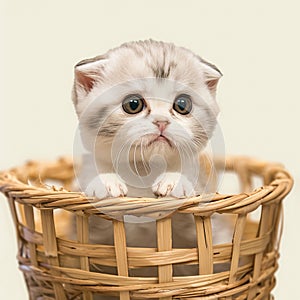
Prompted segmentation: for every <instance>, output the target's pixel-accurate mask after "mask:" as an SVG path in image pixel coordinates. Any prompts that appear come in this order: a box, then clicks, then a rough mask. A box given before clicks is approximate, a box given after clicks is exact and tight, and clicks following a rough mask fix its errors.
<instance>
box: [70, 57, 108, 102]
mask: <svg viewBox="0 0 300 300" xmlns="http://www.w3.org/2000/svg"><path fill="white" fill-rule="evenodd" d="M105 61H106V57H105V56H97V57H95V58H91V59H85V60H83V61H81V62H79V63H78V64H77V65H76V66H75V79H74V88H73V101H74V104H75V105H76V104H77V103H78V102H79V101H80V99H81V98H83V97H85V96H86V95H87V94H88V93H89V92H90V91H91V90H92V88H93V87H94V85H95V83H97V82H99V81H101V77H102V75H103V69H104V63H105Z"/></svg>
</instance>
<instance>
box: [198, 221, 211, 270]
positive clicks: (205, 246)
mask: <svg viewBox="0 0 300 300" xmlns="http://www.w3.org/2000/svg"><path fill="white" fill-rule="evenodd" d="M194 218H195V224H196V232H197V243H198V259H199V274H200V275H206V274H212V273H213V243H212V226H211V220H210V217H200V216H195V217H194Z"/></svg>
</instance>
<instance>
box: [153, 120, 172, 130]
mask: <svg viewBox="0 0 300 300" xmlns="http://www.w3.org/2000/svg"><path fill="white" fill-rule="evenodd" d="M152 123H153V124H155V125H156V126H157V127H158V129H159V131H160V132H163V131H164V130H165V129H166V127H167V125H168V124H169V123H170V122H169V121H153V122H152Z"/></svg>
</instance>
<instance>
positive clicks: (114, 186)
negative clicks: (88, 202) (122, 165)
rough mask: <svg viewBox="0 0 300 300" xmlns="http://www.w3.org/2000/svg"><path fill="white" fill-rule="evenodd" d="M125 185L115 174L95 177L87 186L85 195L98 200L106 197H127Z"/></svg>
mask: <svg viewBox="0 0 300 300" xmlns="http://www.w3.org/2000/svg"><path fill="white" fill-rule="evenodd" d="M127 192H128V190H127V186H126V184H125V183H124V182H123V181H122V180H121V179H120V177H119V176H117V175H116V174H115V173H106V174H101V175H98V176H96V177H95V178H94V179H93V180H92V181H91V182H90V183H89V185H88V186H87V188H86V190H85V193H86V194H87V195H88V196H92V197H97V198H99V199H102V198H106V197H122V196H126V195H127Z"/></svg>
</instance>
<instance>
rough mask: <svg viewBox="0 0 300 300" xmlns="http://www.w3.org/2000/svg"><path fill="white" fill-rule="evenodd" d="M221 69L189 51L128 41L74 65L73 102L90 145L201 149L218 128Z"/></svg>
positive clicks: (154, 150) (164, 149)
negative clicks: (218, 92) (217, 95)
mask: <svg viewBox="0 0 300 300" xmlns="http://www.w3.org/2000/svg"><path fill="white" fill-rule="evenodd" d="M220 77H221V73H220V71H219V70H218V69H217V68H216V67H215V66H213V65H212V64H210V63H208V62H206V61H204V60H203V59H201V58H200V57H199V56H197V55H195V54H194V53H192V52H191V51H190V50H187V49H185V48H181V47H176V46H175V45H173V44H171V43H163V42H156V41H153V40H147V41H139V42H130V43H126V44H123V45H121V46H120V47H118V48H115V49H112V50H110V51H108V52H107V53H106V54H104V55H103V56H98V57H95V58H92V59H88V60H84V61H82V62H80V63H79V64H77V65H76V67H75V83H74V88H73V101H74V105H75V108H76V112H77V114H78V116H79V119H80V127H81V130H82V134H83V135H84V136H85V138H87V137H89V138H88V140H89V143H97V142H99V141H100V144H103V143H105V144H111V143H112V142H113V141H114V140H115V139H116V137H117V138H118V142H119V145H122V144H126V143H130V144H131V145H133V146H134V147H135V148H136V147H142V148H143V151H145V152H152V153H153V152H159V153H164V152H165V153H169V152H170V151H173V150H175V149H177V150H178V149H185V148H187V147H188V148H190V149H193V150H196V151H200V150H201V149H203V148H204V147H205V145H206V143H207V141H208V140H209V138H210V137H211V135H212V133H213V130H214V127H215V125H216V117H217V114H218V106H217V103H216V100H215V96H216V87H217V83H218V80H219V78H220Z"/></svg>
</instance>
